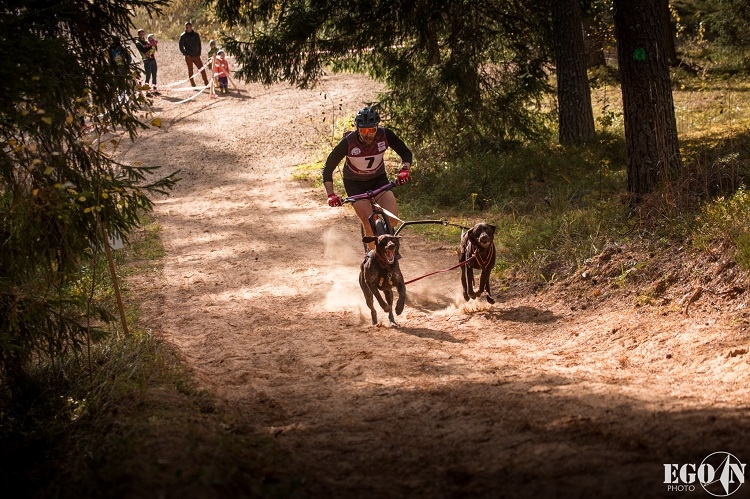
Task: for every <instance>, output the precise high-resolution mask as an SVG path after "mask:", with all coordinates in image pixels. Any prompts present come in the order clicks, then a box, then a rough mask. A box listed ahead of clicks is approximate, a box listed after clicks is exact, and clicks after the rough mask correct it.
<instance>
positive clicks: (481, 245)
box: [458, 223, 495, 303]
mask: <svg viewBox="0 0 750 499" xmlns="http://www.w3.org/2000/svg"><path fill="white" fill-rule="evenodd" d="M467 260H471V261H470V262H469V263H467V264H466V265H464V266H463V267H461V285H462V286H463V288H464V299H465V300H466V301H469V298H476V297H478V296H480V295H481V294H482V291H486V292H487V301H488V302H489V303H495V299H494V298H492V292H491V291H490V273H491V272H492V269H493V268H494V267H495V226H494V225H490V224H485V223H478V224H476V225H475V226H474V227H472V228H471V229H469V230H467V231H466V232H465V233H464V234H463V235H462V236H461V250H460V254H459V257H458V262H459V263H463V262H465V261H467ZM474 269H478V270H481V271H482V273H481V275H480V276H479V289H478V290H477V292H476V293H475V292H474Z"/></svg>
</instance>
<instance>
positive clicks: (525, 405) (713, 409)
mask: <svg viewBox="0 0 750 499" xmlns="http://www.w3.org/2000/svg"><path fill="white" fill-rule="evenodd" d="M165 47H166V45H165ZM160 48H161V46H160ZM161 50H162V52H163V51H164V49H161ZM160 71H161V74H162V75H163V76H162V81H170V80H169V78H170V77H172V78H173V79H176V78H177V77H182V76H183V75H182V71H183V69H182V66H180V65H176V64H175V65H173V66H170V65H169V59H167V58H166V57H163V58H162V60H161V61H160ZM242 89H243V91H242V93H241V94H236V93H235V94H231V95H229V96H222V97H220V98H218V99H213V100H212V99H208V98H207V97H204V96H201V97H200V98H198V99H196V100H195V101H191V102H189V103H185V104H179V105H177V104H174V103H173V102H174V101H176V100H178V99H179V97H176V96H175V97H172V96H171V94H168V93H165V94H164V96H163V97H162V98H160V99H157V100H156V101H155V103H154V107H153V110H154V112H155V113H156V114H157V115H159V116H160V117H161V118H162V122H163V123H164V125H163V126H162V128H161V129H158V130H152V131H149V132H147V133H146V134H144V136H143V137H142V138H141V139H139V141H138V142H137V143H136V144H135V146H133V147H132V148H131V149H130V150H128V151H126V152H125V153H124V156H125V159H128V160H132V161H135V160H140V161H143V162H144V163H146V164H163V165H166V166H167V168H166V170H167V171H173V170H176V169H181V170H182V177H183V181H181V182H180V183H179V184H178V186H177V188H176V189H175V191H174V192H173V194H172V195H171V196H169V197H168V198H165V199H159V200H157V203H156V211H155V213H156V217H157V219H158V220H159V222H160V224H161V226H162V228H163V230H162V236H163V239H164V242H165V246H166V256H165V258H164V265H163V272H161V273H153V274H150V275H147V276H144V277H143V281H142V282H137V283H134V286H137V287H139V288H140V289H141V290H142V293H143V296H144V297H148V299H147V300H145V302H144V303H142V304H141V307H142V309H143V317H142V321H143V323H144V324H146V325H147V326H148V327H150V328H152V329H154V330H155V331H157V332H158V333H159V334H162V335H163V336H164V337H165V338H167V339H168V341H170V342H172V343H174V344H175V345H177V346H178V347H179V350H180V352H181V353H182V355H183V356H184V358H185V359H186V361H187V363H188V364H189V366H190V367H191V368H192V369H193V370H194V371H195V373H196V374H197V376H198V377H199V379H201V380H202V382H203V383H204V384H205V385H206V386H207V387H209V389H210V390H211V391H213V392H214V393H216V394H218V395H219V396H220V397H221V398H223V399H224V400H226V401H227V402H228V403H229V404H231V405H232V406H233V407H235V408H238V410H239V411H240V412H241V414H243V416H244V417H246V423H247V424H248V425H249V426H252V427H253V428H254V429H255V430H256V431H258V432H263V433H268V434H271V435H274V436H275V437H276V440H277V441H278V442H279V443H280V445H282V446H284V447H285V448H287V449H289V450H290V451H291V453H292V454H293V455H294V456H295V460H294V462H290V463H289V471H290V472H292V473H294V474H296V475H298V476H302V477H304V486H303V489H304V490H305V491H306V492H308V493H309V494H310V495H311V496H315V497H351V496H358V497H387V496H390V497H393V496H425V497H456V496H478V497H498V496H508V497H531V496H535V497H552V496H555V497H592V496H608V497H639V496H640V497H655V496H670V497H671V496H674V495H675V493H673V492H668V490H667V485H665V484H664V480H665V477H664V463H680V464H682V463H696V462H697V463H700V462H701V461H702V460H703V458H705V457H706V456H707V455H708V454H710V453H712V452H716V451H727V452H731V453H732V454H734V455H736V456H738V457H739V458H740V460H742V462H747V461H750V439H748V438H747V435H748V430H750V419H749V418H748V416H750V388H748V383H747V381H748V375H749V374H750V361H749V360H748V359H750V355H748V354H747V352H748V346H749V345H750V340H749V339H748V338H749V337H748V333H747V324H746V323H744V322H742V321H737V320H735V321H730V320H728V319H726V318H725V316H723V315H706V314H704V315H697V316H696V317H685V316H683V315H680V314H667V315H661V314H660V313H659V311H658V310H656V309H653V308H649V307H645V308H634V307H633V306H632V304H630V303H622V304H616V303H614V304H613V303H612V302H609V305H608V306H607V307H594V308H588V309H586V310H581V309H580V308H576V307H574V306H572V305H574V304H571V303H567V302H564V301H559V300H558V298H555V297H554V296H559V295H551V294H544V293H538V294H534V293H525V294H520V293H516V292H512V291H507V292H502V291H499V290H498V292H496V297H497V298H498V303H497V304H496V305H494V306H490V305H488V304H486V303H480V304H476V303H475V304H472V306H466V305H464V304H463V303H461V300H459V298H460V282H459V274H458V271H455V273H446V274H441V275H438V276H434V277H430V278H427V279H425V280H422V281H419V282H418V283H415V284H414V285H412V286H410V287H409V293H410V296H411V298H412V303H411V305H409V306H407V308H406V310H405V312H404V314H403V315H402V316H401V317H400V318H399V322H400V323H401V326H402V327H400V328H398V329H396V328H390V327H386V326H381V327H372V326H370V325H369V314H368V313H367V312H366V310H365V308H364V301H363V298H362V296H361V292H360V290H359V287H358V284H357V273H358V266H359V263H360V261H361V256H360V247H359V245H358V244H357V239H358V237H359V229H358V226H357V222H356V218H355V216H354V214H353V212H352V211H351V210H350V209H349V208H343V209H330V208H328V207H327V206H326V205H325V199H324V195H323V192H322V190H321V189H311V188H309V187H307V186H305V185H304V184H302V183H299V182H295V181H293V180H291V176H292V173H293V168H294V167H295V166H296V165H299V164H302V163H306V162H309V161H310V160H311V158H312V157H314V156H315V154H318V148H319V146H318V144H319V140H320V139H319V138H318V135H317V134H319V133H320V132H321V131H322V130H325V128H324V127H325V126H326V124H327V123H330V114H331V110H332V109H335V110H336V113H338V114H339V115H341V113H343V112H352V111H354V110H356V109H357V108H358V107H360V106H361V105H362V104H363V103H365V102H368V101H370V100H372V98H373V97H374V90H373V87H372V84H371V83H370V82H369V81H367V80H366V79H365V78H363V77H360V76H352V75H341V76H334V77H328V78H326V79H325V80H324V81H323V86H322V87H321V89H318V90H314V91H301V90H296V89H293V88H290V87H287V86H281V85H279V86H274V87H271V88H263V87H260V86H253V85H247V86H242ZM339 105H340V106H341V110H339ZM323 113H327V114H326V116H327V118H328V119H327V120H326V122H323V120H322V118H323V116H324V114H323ZM405 232H407V231H405ZM402 247H403V248H404V250H403V260H402V262H403V263H402V269H403V271H404V274H405V276H406V277H407V278H410V277H415V276H416V275H420V274H422V273H424V272H425V271H427V270H436V269H438V268H446V267H449V266H451V265H453V264H454V263H455V258H456V257H455V253H454V251H455V250H454V248H446V247H440V246H438V245H436V244H434V243H428V242H425V241H422V240H420V239H419V238H418V237H416V236H413V235H410V234H407V235H406V236H405V240H404V242H403V244H402ZM363 312H364V313H363ZM380 317H381V320H385V319H386V317H385V314H382V313H381V315H380ZM743 350H744V352H743ZM697 490H698V492H695V493H694V495H695V494H699V495H702V496H707V494H705V493H704V492H703V490H702V489H701V487H700V486H698V489H697ZM742 494H745V495H742ZM749 496H750V485H748V484H746V485H745V486H744V487H743V488H741V489H740V491H738V493H737V494H736V495H735V497H749Z"/></svg>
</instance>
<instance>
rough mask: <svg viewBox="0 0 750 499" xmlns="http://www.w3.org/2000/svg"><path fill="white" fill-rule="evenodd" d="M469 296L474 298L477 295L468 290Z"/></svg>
mask: <svg viewBox="0 0 750 499" xmlns="http://www.w3.org/2000/svg"><path fill="white" fill-rule="evenodd" d="M469 297H470V298H471V299H472V300H474V299H475V298H476V297H477V294H476V293H475V292H473V291H469Z"/></svg>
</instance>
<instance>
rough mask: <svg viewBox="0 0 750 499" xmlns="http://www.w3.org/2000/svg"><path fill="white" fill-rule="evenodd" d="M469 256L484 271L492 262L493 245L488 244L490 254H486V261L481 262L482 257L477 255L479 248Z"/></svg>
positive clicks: (493, 254)
mask: <svg viewBox="0 0 750 499" xmlns="http://www.w3.org/2000/svg"><path fill="white" fill-rule="evenodd" d="M471 256H472V258H474V259H475V260H476V261H477V263H478V264H479V267H480V268H483V269H486V268H487V266H488V265H489V264H490V262H491V261H492V257H493V256H495V243H492V244H490V252H489V253H488V254H487V259H486V260H482V255H480V254H479V248H477V249H475V250H474V251H473V252H472V253H471Z"/></svg>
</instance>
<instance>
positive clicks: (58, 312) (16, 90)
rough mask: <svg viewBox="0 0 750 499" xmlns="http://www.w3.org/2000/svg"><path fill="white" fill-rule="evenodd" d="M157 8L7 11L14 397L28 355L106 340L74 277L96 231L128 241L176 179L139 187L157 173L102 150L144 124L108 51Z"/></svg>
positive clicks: (6, 271) (2, 101)
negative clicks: (139, 13) (134, 19)
mask: <svg viewBox="0 0 750 499" xmlns="http://www.w3.org/2000/svg"><path fill="white" fill-rule="evenodd" d="M164 3H165V0H130V1H100V2H94V3H88V2H84V3H81V2H77V1H72V0H69V1H63V2H56V3H54V5H51V4H49V2H41V1H32V2H5V3H4V5H3V15H2V16H0V32H2V33H3V34H4V36H6V37H7V38H6V39H8V40H12V44H13V50H7V51H5V52H3V55H2V56H0V58H1V59H2V63H0V76H2V80H1V81H2V83H0V86H2V91H0V241H1V243H0V379H2V380H3V381H5V382H6V383H7V384H8V385H9V387H10V389H11V390H13V391H14V392H15V393H17V394H20V393H21V392H23V388H24V384H25V380H26V377H27V376H26V373H27V370H28V368H29V363H30V361H31V359H32V357H33V355H34V354H38V355H41V356H42V357H47V358H52V359H60V358H62V356H64V355H65V354H66V353H67V352H69V351H73V352H76V351H80V350H81V348H82V346H83V345H85V344H87V342H88V341H89V340H90V339H96V338H97V337H99V336H101V334H103V331H104V330H103V329H102V328H101V325H102V324H104V323H106V322H107V321H109V320H110V318H111V315H110V314H109V313H107V311H106V310H105V309H104V308H102V307H99V306H98V305H97V303H95V302H92V300H91V295H92V293H93V292H88V293H84V292H80V290H79V288H80V285H81V282H82V281H81V279H82V275H81V269H82V268H83V267H84V266H86V265H87V264H88V263H90V262H91V260H92V258H96V257H97V254H98V253H99V252H100V251H101V249H102V248H103V246H102V240H103V238H102V229H104V230H106V231H107V233H110V234H111V233H114V232H119V233H120V234H122V235H123V236H124V237H125V238H127V235H128V233H129V231H130V230H131V229H132V228H133V227H135V226H136V225H137V224H138V213H139V210H148V209H150V208H151V201H150V200H149V199H148V197H147V194H148V193H151V192H165V190H166V189H168V188H169V187H171V185H172V183H173V182H174V179H173V178H164V179H156V180H147V177H149V178H150V177H151V174H152V173H153V172H154V170H155V168H153V167H145V166H137V165H127V164H122V163H119V162H117V161H115V160H114V159H113V158H112V157H111V156H110V155H109V152H108V149H107V146H106V145H105V144H103V143H102V138H103V137H104V136H105V134H106V133H107V131H108V130H109V129H111V128H112V127H115V126H116V127H118V128H120V129H121V130H124V131H125V132H126V133H127V134H128V135H129V136H130V137H131V138H133V137H135V134H136V132H137V131H138V129H140V128H142V127H145V125H143V124H142V123H140V122H139V121H138V118H137V113H138V111H139V109H140V106H141V105H142V104H143V103H144V100H143V97H142V95H140V93H139V92H138V91H137V89H136V80H137V76H138V73H137V66H136V65H134V64H129V65H128V64H125V63H123V65H117V64H116V63H115V62H113V61H111V60H110V57H109V56H108V54H109V49H110V47H111V46H112V45H113V40H114V37H121V38H123V39H124V38H125V37H127V36H128V32H129V29H130V28H131V23H130V14H131V12H132V9H134V8H136V7H142V8H146V9H149V10H150V11H152V12H158V9H159V8H160V6H162V5H163V4H164ZM19 54H22V57H20V56H19ZM26 62H28V64H27V63H26ZM92 285H93V284H92Z"/></svg>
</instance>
